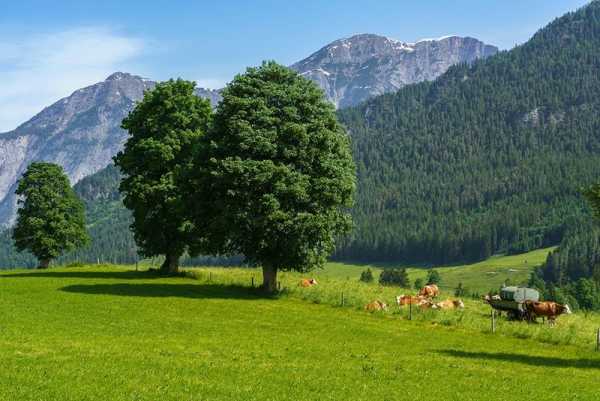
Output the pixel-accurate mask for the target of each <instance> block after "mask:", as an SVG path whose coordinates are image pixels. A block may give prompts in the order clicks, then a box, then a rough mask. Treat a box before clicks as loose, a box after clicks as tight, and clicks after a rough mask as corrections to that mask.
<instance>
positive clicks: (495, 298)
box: [483, 294, 502, 304]
mask: <svg viewBox="0 0 600 401" xmlns="http://www.w3.org/2000/svg"><path fill="white" fill-rule="evenodd" d="M501 299H502V298H500V295H489V294H488V295H486V296H485V297H483V302H485V303H486V304H489V303H490V301H500V300H501Z"/></svg>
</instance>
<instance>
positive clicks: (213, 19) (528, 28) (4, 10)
mask: <svg viewBox="0 0 600 401" xmlns="http://www.w3.org/2000/svg"><path fill="white" fill-rule="evenodd" d="M2 3H5V4H2V6H1V8H0V80H1V82H2V87H0V132H2V131H7V130H9V129H13V128H15V127H16V126H17V125H18V124H19V123H22V122H24V121H25V120H27V119H28V118H30V117H32V116H33V115H34V114H35V113H37V112H38V111H40V110H41V109H42V108H43V107H45V106H48V105H49V104H51V103H52V102H54V101H56V100H58V99H60V98H61V97H64V96H68V95H69V94H70V93H71V92H73V91H74V90H75V89H77V88H80V87H82V86H86V85H90V84H93V83H95V82H98V81H100V80H103V79H104V78H105V77H106V76H108V75H109V74H110V73H111V72H113V71H117V70H118V71H127V72H132V73H135V74H138V75H142V76H145V77H148V78H152V79H156V80H163V79H168V78H171V77H182V78H186V79H190V80H196V81H198V83H199V84H200V85H201V86H208V87H213V88H217V87H221V86H222V85H224V84H225V83H226V82H227V81H228V80H230V79H231V78H232V77H233V76H234V75H235V74H236V73H239V72H242V71H243V70H244V69H245V67H246V66H249V65H257V64H259V63H260V62H261V61H262V60H265V59H274V60H276V61H278V62H280V63H283V64H291V63H293V62H295V61H298V60H300V59H302V58H304V57H306V56H308V55H309V54H310V53H312V52H314V51H316V50H318V49H319V48H321V47H323V46H324V45H326V44H327V43H329V42H331V41H333V40H335V39H339V38H342V37H347V36H350V35H352V34H356V33H366V32H368V33H375V34H380V35H385V36H389V37H391V38H394V39H398V40H402V41H406V42H414V41H417V40H419V39H422V38H435V37H440V36H444V35H461V36H473V37H476V38H478V39H481V40H483V41H485V42H487V43H490V44H494V45H497V46H499V47H500V48H502V49H509V48H511V47H513V46H514V45H515V44H518V43H522V42H524V41H526V40H527V39H528V38H529V37H530V36H531V35H532V34H533V33H534V32H535V31H536V30H538V29H539V28H541V27H543V26H544V25H546V24H547V23H549V22H550V21H552V20H553V19H554V18H556V17H559V16H560V15H562V14H564V13H565V12H567V11H571V10H575V9H577V8H579V7H580V6H582V5H584V4H586V3H587V0H445V1H444V0H420V1H416V0H415V1H408V0H406V1H401V0H395V1H391V0H372V1H365V0H363V1H354V0H346V1H341V0H324V1H313V0H303V1H272V0H258V1H250V0H249V1H233V0H231V1H228V0H218V1H214V0H213V1H198V0H188V1H184V0H168V1H167V0H157V1H152V0H145V1H137V0H118V1H116V0H101V1H90V0H88V1H84V0H79V1H76V0H73V1H67V0H63V1H60V0H54V1H48V0H46V1H41V0H38V1H34V0H19V1H10V2H8V1H6V2H4V1H3V2H2ZM6 3H8V4H6Z"/></svg>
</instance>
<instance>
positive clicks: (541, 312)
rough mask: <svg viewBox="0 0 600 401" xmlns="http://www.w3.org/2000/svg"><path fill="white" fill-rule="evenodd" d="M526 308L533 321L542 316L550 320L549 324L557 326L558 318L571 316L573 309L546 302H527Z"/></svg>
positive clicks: (524, 303) (525, 303)
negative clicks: (565, 315) (563, 315)
mask: <svg viewBox="0 0 600 401" xmlns="http://www.w3.org/2000/svg"><path fill="white" fill-rule="evenodd" d="M523 305H524V306H525V310H527V312H528V313H529V316H531V318H532V319H535V318H536V317H539V316H542V317H547V318H548V323H550V324H555V323H556V317H557V316H559V315H562V314H563V313H566V314H567V315H570V314H571V313H572V312H571V308H569V305H566V304H565V305H561V304H559V303H556V302H551V301H544V302H535V301H525V302H523Z"/></svg>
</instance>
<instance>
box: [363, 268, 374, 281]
mask: <svg viewBox="0 0 600 401" xmlns="http://www.w3.org/2000/svg"><path fill="white" fill-rule="evenodd" d="M360 281H362V282H364V283H372V282H373V272H372V271H371V269H367V270H365V271H363V272H362V273H360Z"/></svg>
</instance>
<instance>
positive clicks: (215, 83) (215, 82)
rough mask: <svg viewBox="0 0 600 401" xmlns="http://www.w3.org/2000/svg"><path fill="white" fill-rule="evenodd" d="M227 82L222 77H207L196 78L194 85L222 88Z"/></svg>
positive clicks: (206, 87)
mask: <svg viewBox="0 0 600 401" xmlns="http://www.w3.org/2000/svg"><path fill="white" fill-rule="evenodd" d="M226 84H227V81H226V80H224V79H218V78H214V79H212V78H207V79H197V80H196V86H197V87H198V88H205V89H221V88H224V87H225V85H226Z"/></svg>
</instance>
